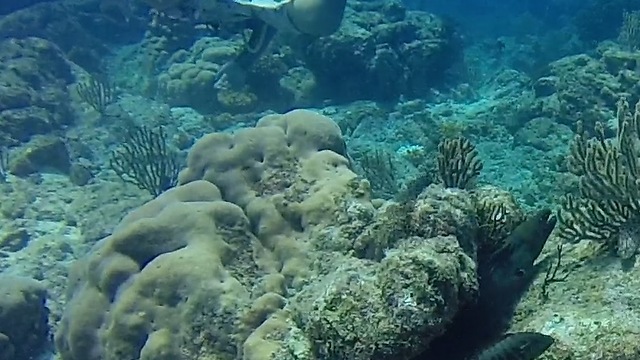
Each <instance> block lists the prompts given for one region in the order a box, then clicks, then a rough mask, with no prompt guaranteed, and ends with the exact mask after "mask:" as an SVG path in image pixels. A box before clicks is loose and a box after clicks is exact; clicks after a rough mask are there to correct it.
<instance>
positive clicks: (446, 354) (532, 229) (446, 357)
mask: <svg viewBox="0 0 640 360" xmlns="http://www.w3.org/2000/svg"><path fill="white" fill-rule="evenodd" d="M556 221H557V220H556V218H555V217H554V216H552V215H551V211H550V210H549V209H544V210H541V211H539V212H537V213H535V214H533V215H532V216H529V217H528V218H527V219H526V220H525V221H523V222H522V223H521V224H519V225H518V226H517V227H516V228H515V229H514V230H513V231H512V232H511V234H509V236H507V237H506V238H505V239H504V240H503V241H502V242H501V246H500V247H498V248H496V249H495V250H494V251H492V252H488V253H487V254H485V255H483V256H479V257H478V260H477V262H478V292H479V295H478V299H477V300H476V302H474V303H471V304H468V305H467V306H465V307H463V308H462V309H460V310H459V311H458V313H457V314H456V316H455V317H454V318H453V320H452V322H451V323H450V324H449V326H448V328H447V330H446V331H445V332H444V334H443V335H441V336H439V337H437V338H435V339H433V341H431V343H430V344H429V348H428V349H427V350H426V351H425V352H424V353H422V354H420V355H418V356H417V357H414V358H413V359H412V360H427V359H429V360H431V359H436V360H464V359H468V358H469V357H470V356H472V355H473V354H475V353H477V352H478V351H480V350H482V349H485V348H487V346H492V345H493V344H496V343H497V342H499V341H500V339H501V338H502V334H504V332H505V331H507V330H508V327H509V323H510V321H511V318H512V317H513V312H514V310H515V307H516V306H517V305H518V302H520V299H521V297H522V295H524V293H525V292H526V291H527V289H528V288H529V286H530V285H531V283H532V282H533V279H534V278H535V276H536V275H537V274H538V273H539V272H540V271H541V269H540V267H539V266H537V265H536V264H535V261H536V259H537V258H538V256H539V255H540V253H541V252H542V248H543V247H544V245H545V244H546V242H547V240H548V239H549V235H550V234H551V231H553V228H554V227H555V225H556Z"/></svg>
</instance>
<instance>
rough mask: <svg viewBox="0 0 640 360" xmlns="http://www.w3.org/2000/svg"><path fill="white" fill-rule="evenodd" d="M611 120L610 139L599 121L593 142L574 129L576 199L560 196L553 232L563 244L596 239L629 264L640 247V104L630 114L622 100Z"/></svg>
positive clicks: (571, 156)
mask: <svg viewBox="0 0 640 360" xmlns="http://www.w3.org/2000/svg"><path fill="white" fill-rule="evenodd" d="M616 118H617V123H618V129H617V134H616V137H615V138H612V139H607V138H605V128H604V124H602V123H601V122H598V123H596V126H595V137H594V138H589V136H588V134H587V133H586V132H585V131H583V128H582V124H581V123H579V124H578V133H577V135H576V136H575V138H574V140H573V142H572V144H571V145H570V153H569V156H568V159H567V160H568V161H567V165H568V168H569V171H570V172H572V173H573V174H575V175H577V176H578V177H579V179H580V185H579V194H578V195H577V196H574V195H571V194H569V195H567V196H565V197H564V199H563V202H562V204H561V209H560V211H559V214H558V220H559V227H558V228H559V234H560V236H561V237H562V238H564V239H565V240H568V241H578V240H582V239H590V240H595V241H598V242H600V243H602V245H603V246H604V247H605V248H610V249H615V250H616V252H617V254H618V256H620V257H621V258H623V259H629V258H631V257H633V256H634V255H635V254H636V253H637V251H638V249H639V246H640V217H639V216H638V215H637V214H638V211H640V101H639V102H637V103H636V105H635V108H634V109H633V111H631V109H630V108H629V103H628V102H627V100H626V99H621V100H620V101H619V102H618V107H617V116H616Z"/></svg>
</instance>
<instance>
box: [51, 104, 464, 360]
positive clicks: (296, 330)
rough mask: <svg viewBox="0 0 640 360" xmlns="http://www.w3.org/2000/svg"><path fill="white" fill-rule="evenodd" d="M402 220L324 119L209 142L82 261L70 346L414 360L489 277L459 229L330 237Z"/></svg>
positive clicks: (65, 324) (62, 333)
mask: <svg viewBox="0 0 640 360" xmlns="http://www.w3.org/2000/svg"><path fill="white" fill-rule="evenodd" d="M438 206H440V205H434V206H433V207H432V208H433V211H434V212H436V213H437V208H438ZM390 214H395V215H396V216H401V217H406V214H404V213H402V212H399V213H398V212H388V211H385V210H379V209H375V208H374V207H373V206H372V205H371V203H370V202H369V200H368V189H367V187H366V182H365V181H362V180H359V179H358V178H357V177H356V176H355V174H354V173H353V172H352V171H351V170H350V169H349V161H348V160H347V156H346V149H345V145H344V142H343V140H342V137H341V135H340V130H339V128H338V127H337V126H336V124H334V123H333V122H332V121H331V120H329V119H328V118H326V117H324V116H321V115H318V114H315V113H312V112H309V111H302V110H297V111H292V112H290V113H287V114H284V115H270V116H266V117H264V118H262V119H261V120H260V121H259V122H258V123H257V125H256V127H255V128H250V129H243V130H240V131H238V132H236V133H235V134H210V135H207V136H205V137H204V138H202V139H201V140H200V141H199V142H198V143H196V145H194V147H193V149H192V151H191V153H190V154H189V158H188V165H187V168H186V169H184V170H183V171H182V173H181V175H180V184H179V186H177V187H176V188H174V189H171V190H169V191H167V192H165V193H164V194H162V195H161V196H159V197H158V198H156V199H154V200H152V201H150V202H148V203H147V204H145V205H143V206H141V207H140V208H138V209H136V210H134V211H133V212H131V213H130V214H128V215H127V216H126V217H125V218H124V219H123V220H122V222H121V223H120V224H119V225H118V227H117V228H116V229H115V230H114V232H113V234H112V235H110V236H107V237H106V238H104V239H102V240H100V241H99V242H98V243H97V244H96V245H95V246H94V248H93V249H92V250H91V251H90V252H89V254H87V255H86V256H85V257H84V258H83V259H81V261H79V262H78V264H77V265H76V267H75V269H74V273H75V280H74V281H73V282H72V284H71V287H70V294H71V298H70V300H69V303H68V305H67V309H66V311H65V314H64V316H63V319H62V322H61V324H60V326H59V331H58V332H57V334H56V337H55V341H56V346H57V348H58V350H59V352H60V354H61V356H62V358H63V359H64V360H93V359H101V360H102V359H105V360H116V359H117V360H122V359H148V360H150V359H154V360H158V359H160V360H162V359H172V360H174V359H185V360H186V359H247V360H262V359H264V360H267V359H283V360H287V359H291V360H293V359H309V360H311V359H344V358H349V359H363V360H364V359H370V358H376V356H382V355H385V356H388V357H386V358H388V359H394V358H393V357H391V356H392V355H393V354H394V352H395V355H397V356H399V357H396V358H398V359H400V358H402V357H401V356H402V354H403V353H404V354H406V353H408V352H413V351H415V349H414V347H415V346H423V345H424V342H423V341H421V339H422V338H424V339H427V338H429V336H433V334H434V333H435V332H439V331H442V330H443V326H444V325H443V324H444V323H445V322H446V321H447V319H450V318H451V317H452V316H453V314H454V313H455V311H456V308H457V306H458V304H460V303H461V302H464V301H467V300H468V299H470V298H471V295H472V293H473V291H474V290H475V286H476V285H477V284H476V281H475V269H474V266H473V262H472V260H471V259H470V258H469V257H468V256H467V255H466V254H465V253H464V252H463V251H462V250H461V248H460V246H459V245H458V243H457V241H456V238H455V237H454V236H446V234H441V233H438V234H436V235H434V237H433V238H432V239H430V240H429V241H426V240H425V239H423V238H420V237H418V236H409V235H408V234H407V235H406V236H405V235H403V236H402V237H403V239H394V240H393V241H387V242H384V246H385V248H386V249H387V251H386V252H383V251H382V250H380V249H379V250H380V251H375V253H380V254H381V253H385V256H384V257H383V258H381V259H380V258H376V259H368V258H366V257H358V256H355V255H354V254H353V253H352V252H351V251H350V249H349V246H350V245H349V243H350V241H349V239H341V240H340V241H336V243H338V244H345V245H344V246H337V245H336V246H334V247H333V248H331V249H329V247H328V246H326V244H323V243H321V242H326V241H331V239H332V237H347V238H348V237H349V236H352V235H353V236H355V235H357V234H356V233H359V232H366V231H367V229H374V228H375V224H376V222H379V221H382V220H381V219H382V218H384V217H386V216H389V215H390ZM434 214H435V213H434ZM434 216H435V215H434ZM345 219H347V220H345ZM347 223H348V225H349V229H351V230H354V229H360V230H358V231H349V230H345V231H341V230H340V226H341V225H340V224H347ZM385 223H389V224H393V223H399V221H387V220H385ZM332 229H333V230H332ZM392 233H394V232H393V231H391V230H390V231H387V232H385V234H387V235H389V234H392ZM320 234H322V236H320ZM332 234H333V235H332ZM349 234H351V235H349ZM398 234H399V233H398ZM370 237H372V236H369V238H370ZM389 238H392V237H391V236H389ZM354 241H355V238H352V239H351V243H353V242H354ZM370 242H371V243H372V244H378V243H380V244H383V242H376V241H374V240H371V241H370ZM372 246H373V245H372ZM372 324H373V325H375V326H373V327H372ZM345 356H346V357H345Z"/></svg>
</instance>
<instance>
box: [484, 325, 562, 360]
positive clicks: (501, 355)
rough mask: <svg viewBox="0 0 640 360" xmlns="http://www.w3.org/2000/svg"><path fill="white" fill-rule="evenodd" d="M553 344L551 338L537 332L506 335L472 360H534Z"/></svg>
mask: <svg viewBox="0 0 640 360" xmlns="http://www.w3.org/2000/svg"><path fill="white" fill-rule="evenodd" d="M553 342H554V339H553V338H552V337H551V336H549V335H544V334H540V333H537V332H518V333H512V334H506V335H505V336H504V338H503V339H502V340H500V341H498V342H497V343H495V344H494V345H492V346H490V347H489V348H488V349H486V350H484V351H482V352H481V353H480V354H478V355H477V356H474V357H473V358H472V360H534V359H536V358H537V357H538V356H540V355H542V353H544V352H545V351H546V350H547V349H548V348H549V346H551V345H552V344H553Z"/></svg>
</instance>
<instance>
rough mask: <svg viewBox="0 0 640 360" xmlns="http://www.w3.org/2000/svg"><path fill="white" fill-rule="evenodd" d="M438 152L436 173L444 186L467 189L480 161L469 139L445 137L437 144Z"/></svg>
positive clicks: (479, 165)
mask: <svg viewBox="0 0 640 360" xmlns="http://www.w3.org/2000/svg"><path fill="white" fill-rule="evenodd" d="M438 152H439V153H440V154H439V155H438V173H439V174H440V179H441V180H442V182H443V183H444V186H445V187H447V188H458V189H468V188H469V187H471V186H473V184H474V182H475V180H476V178H477V177H478V175H480V171H481V170H482V162H481V161H480V158H478V151H477V150H476V147H475V145H473V144H472V143H471V141H469V139H466V138H464V137H457V138H455V139H445V140H443V141H442V142H440V144H439V145H438Z"/></svg>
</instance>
